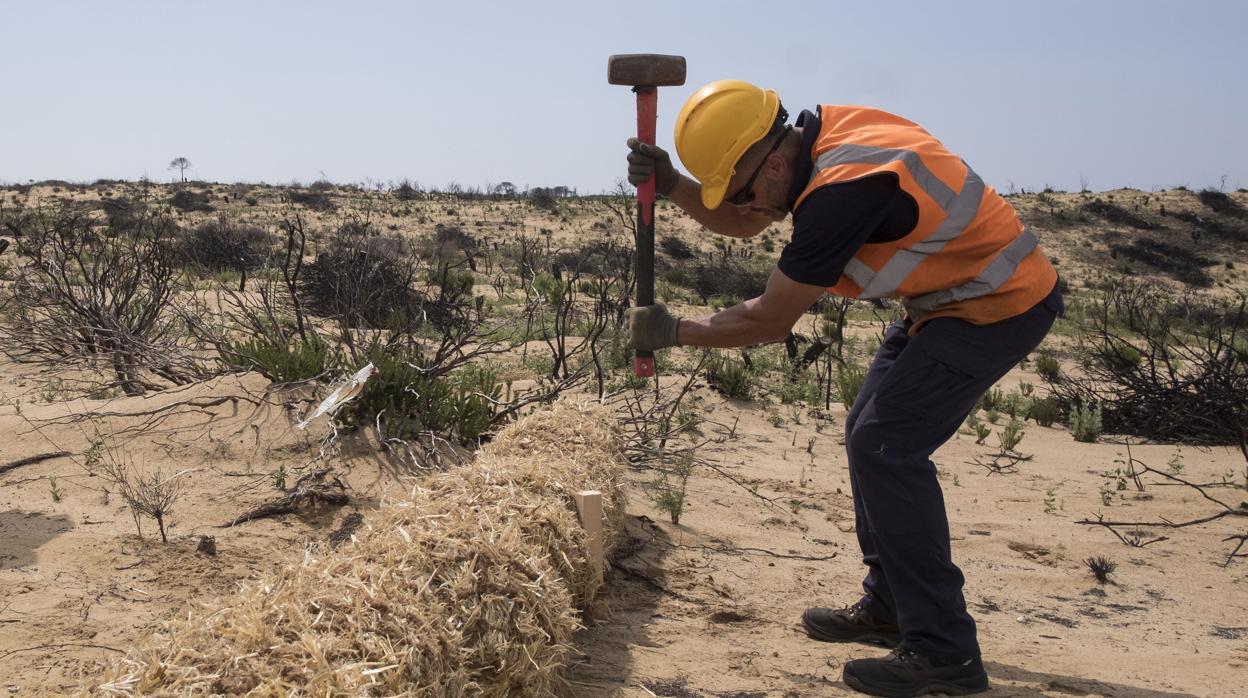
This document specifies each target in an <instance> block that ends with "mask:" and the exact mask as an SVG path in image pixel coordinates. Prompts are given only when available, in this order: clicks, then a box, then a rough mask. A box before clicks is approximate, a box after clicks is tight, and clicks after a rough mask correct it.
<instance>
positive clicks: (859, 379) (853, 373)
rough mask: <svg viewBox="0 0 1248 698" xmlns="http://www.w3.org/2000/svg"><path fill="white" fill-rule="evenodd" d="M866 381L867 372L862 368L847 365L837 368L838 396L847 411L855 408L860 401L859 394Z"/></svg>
mask: <svg viewBox="0 0 1248 698" xmlns="http://www.w3.org/2000/svg"><path fill="white" fill-rule="evenodd" d="M866 379H867V372H866V370H865V369H863V368H862V367H861V366H857V365H855V364H846V365H843V366H837V367H836V394H837V396H839V397H840V400H841V404H842V405H844V406H845V409H849V408H851V407H853V406H854V401H855V400H857V399H858V393H859V392H860V391H861V390H862V383H863V381H865V380H866Z"/></svg>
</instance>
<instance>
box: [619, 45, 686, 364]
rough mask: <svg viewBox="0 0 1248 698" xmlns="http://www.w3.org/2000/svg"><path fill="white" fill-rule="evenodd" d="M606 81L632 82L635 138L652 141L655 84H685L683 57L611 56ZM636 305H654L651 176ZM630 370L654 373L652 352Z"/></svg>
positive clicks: (645, 186) (642, 191)
mask: <svg viewBox="0 0 1248 698" xmlns="http://www.w3.org/2000/svg"><path fill="white" fill-rule="evenodd" d="M607 82H609V83H610V84H612V85H630V86H632V88H633V92H636V93H637V140H639V141H641V142H642V143H647V144H649V145H654V124H655V121H656V120H657V119H658V111H659V93H658V90H657V89H656V88H658V87H659V86H666V85H683V84H685V58H684V56H662V55H659V54H656V53H629V54H620V55H615V56H611V57H610V58H608V59H607ZM637 305H638V306H643V305H654V177H651V178H650V179H649V180H647V181H645V182H643V183H641V184H639V185H637ZM633 374H634V375H636V376H638V377H646V378H648V377H650V376H653V375H654V352H651V351H639V352H637V356H636V358H634V359H633Z"/></svg>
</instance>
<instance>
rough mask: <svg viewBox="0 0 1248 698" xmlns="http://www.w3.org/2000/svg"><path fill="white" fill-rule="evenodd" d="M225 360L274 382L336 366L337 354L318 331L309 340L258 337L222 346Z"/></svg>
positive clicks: (317, 373) (305, 377) (308, 376)
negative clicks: (280, 339) (316, 334)
mask: <svg viewBox="0 0 1248 698" xmlns="http://www.w3.org/2000/svg"><path fill="white" fill-rule="evenodd" d="M221 361H222V363H224V364H225V365H226V366H228V367H229V368H232V369H241V370H245V371H256V372H257V373H259V374H260V375H262V376H264V377H265V378H268V379H269V380H271V381H273V382H274V383H295V382H298V381H305V380H310V379H313V378H316V377H318V376H320V375H322V374H324V373H325V372H326V371H329V370H330V369H333V368H334V367H335V366H336V365H337V356H336V355H335V354H334V351H333V350H332V349H331V348H330V347H329V345H328V344H326V343H325V342H323V341H321V340H320V339H319V338H317V337H316V336H315V335H313V337H312V338H311V339H310V340H309V341H307V342H304V341H299V340H296V341H293V342H290V341H278V340H276V339H274V338H271V337H255V338H252V339H249V340H246V341H242V342H232V343H229V344H226V345H224V346H222V347H221Z"/></svg>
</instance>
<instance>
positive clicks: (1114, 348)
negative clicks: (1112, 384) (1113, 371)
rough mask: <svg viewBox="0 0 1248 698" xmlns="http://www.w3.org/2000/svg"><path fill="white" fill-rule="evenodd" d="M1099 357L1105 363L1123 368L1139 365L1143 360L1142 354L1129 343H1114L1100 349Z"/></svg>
mask: <svg viewBox="0 0 1248 698" xmlns="http://www.w3.org/2000/svg"><path fill="white" fill-rule="evenodd" d="M1101 358H1102V359H1104V361H1105V363H1106V364H1107V365H1110V366H1113V367H1114V368H1117V369H1119V370H1123V369H1131V368H1135V367H1136V366H1139V365H1140V362H1142V361H1143V360H1144V355H1143V354H1141V353H1140V350H1139V349H1136V348H1135V347H1133V346H1131V345H1130V344H1126V343H1114V344H1111V345H1108V346H1105V347H1103V348H1102V349H1101Z"/></svg>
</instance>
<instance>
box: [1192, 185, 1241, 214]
mask: <svg viewBox="0 0 1248 698" xmlns="http://www.w3.org/2000/svg"><path fill="white" fill-rule="evenodd" d="M1196 198H1198V199H1200V203H1202V204H1204V205H1205V206H1208V207H1209V208H1210V209H1212V210H1213V212H1214V213H1220V214H1222V215H1224V216H1231V217H1232V218H1248V210H1246V209H1244V207H1243V206H1241V205H1240V204H1239V202H1238V201H1236V200H1235V199H1232V198H1231V197H1230V196H1228V195H1227V194H1226V193H1224V192H1220V191H1218V190H1217V189H1201V190H1200V191H1198V192H1196Z"/></svg>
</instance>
